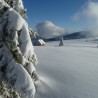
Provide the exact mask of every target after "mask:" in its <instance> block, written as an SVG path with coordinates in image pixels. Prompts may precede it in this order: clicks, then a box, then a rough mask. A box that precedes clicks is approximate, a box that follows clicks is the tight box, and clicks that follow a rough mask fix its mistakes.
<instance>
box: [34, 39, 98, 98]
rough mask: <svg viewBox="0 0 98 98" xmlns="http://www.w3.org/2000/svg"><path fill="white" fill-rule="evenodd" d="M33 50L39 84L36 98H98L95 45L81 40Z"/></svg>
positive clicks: (97, 55)
mask: <svg viewBox="0 0 98 98" xmlns="http://www.w3.org/2000/svg"><path fill="white" fill-rule="evenodd" d="M64 43H65V46H63V47H59V46H58V44H59V43H58V42H53V43H47V44H48V45H49V46H48V45H47V46H45V47H35V51H36V53H37V56H38V60H39V64H38V65H37V66H36V67H37V71H38V74H39V75H40V79H41V82H38V83H36V88H37V92H36V94H35V98H98V48H96V47H97V44H95V43H90V42H85V41H82V40H69V41H64Z"/></svg>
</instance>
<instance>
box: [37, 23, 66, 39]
mask: <svg viewBox="0 0 98 98" xmlns="http://www.w3.org/2000/svg"><path fill="white" fill-rule="evenodd" d="M36 30H37V32H38V34H39V35H40V36H42V37H44V38H53V37H56V36H60V35H63V34H64V32H65V30H64V29H63V28H61V27H59V26H56V25H55V24H53V23H52V22H51V21H43V22H41V23H38V24H37V26H36Z"/></svg>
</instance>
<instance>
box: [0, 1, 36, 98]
mask: <svg viewBox="0 0 98 98" xmlns="http://www.w3.org/2000/svg"><path fill="white" fill-rule="evenodd" d="M25 15H26V13H25V9H24V6H23V3H22V0H5V1H4V0H0V87H2V88H5V89H6V90H5V93H4V94H3V93H0V98H34V95H35V92H36V89H35V85H34V81H35V80H36V79H38V76H37V73H36V69H35V67H34V65H35V64H37V58H36V54H35V52H34V48H33V45H32V42H31V39H30V32H31V31H30V29H29V27H28V24H27V22H26V21H25V20H24V19H23V17H24V16H25ZM2 85H4V86H2ZM2 88H0V92H2V90H3V89H2ZM8 89H9V90H8ZM11 91H13V92H11ZM12 93H14V94H12ZM15 96H16V97H15Z"/></svg>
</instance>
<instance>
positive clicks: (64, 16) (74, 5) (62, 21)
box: [23, 0, 97, 31]
mask: <svg viewBox="0 0 98 98" xmlns="http://www.w3.org/2000/svg"><path fill="white" fill-rule="evenodd" d="M87 1H88V0H23V2H24V6H25V8H27V15H28V20H27V21H28V23H29V25H30V26H31V27H32V28H35V26H36V25H37V24H38V23H39V22H42V21H46V20H47V21H51V22H53V23H54V24H55V25H57V26H60V27H62V28H64V29H67V30H71V31H74V30H82V29H86V24H85V23H84V21H82V19H81V20H80V21H78V22H75V21H73V16H74V14H75V13H77V12H78V11H79V10H80V9H81V8H82V6H83V5H84V4H85V3H86V2H87ZM89 1H97V0H89Z"/></svg>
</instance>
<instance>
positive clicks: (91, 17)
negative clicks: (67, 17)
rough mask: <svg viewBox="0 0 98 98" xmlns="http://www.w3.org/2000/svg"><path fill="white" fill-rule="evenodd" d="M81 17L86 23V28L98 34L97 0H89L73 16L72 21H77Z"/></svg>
mask: <svg viewBox="0 0 98 98" xmlns="http://www.w3.org/2000/svg"><path fill="white" fill-rule="evenodd" d="M81 18H82V19H83V20H84V23H87V24H88V28H89V29H90V28H91V29H92V30H91V31H92V32H93V33H94V34H97V35H98V1H96V0H94V1H91V0H89V1H88V2H86V3H85V4H84V5H83V6H82V8H81V10H80V11H79V12H77V13H75V15H74V16H73V20H74V21H79V20H80V19H81Z"/></svg>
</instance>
